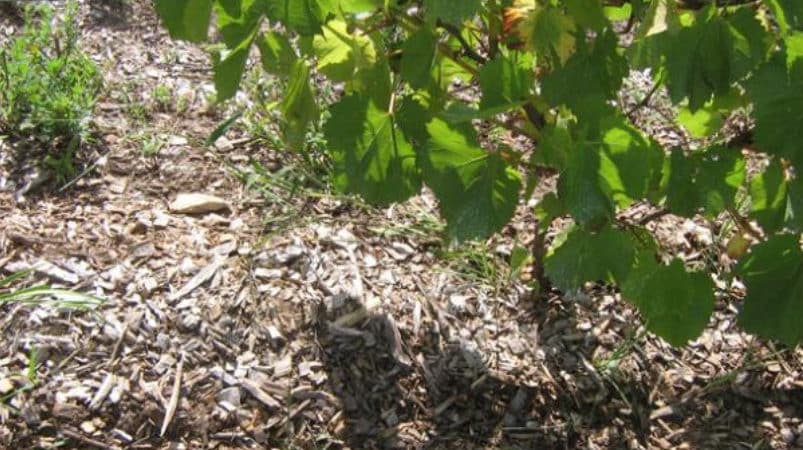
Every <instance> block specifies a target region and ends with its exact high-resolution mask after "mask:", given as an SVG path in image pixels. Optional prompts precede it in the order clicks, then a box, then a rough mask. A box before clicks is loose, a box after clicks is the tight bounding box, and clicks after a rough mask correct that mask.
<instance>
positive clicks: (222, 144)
mask: <svg viewBox="0 0 803 450" xmlns="http://www.w3.org/2000/svg"><path fill="white" fill-rule="evenodd" d="M215 148H216V149H217V150H218V151H220V152H230V151H232V150H233V149H234V145H233V144H232V143H231V141H230V140H228V139H226V137H225V136H220V137H219V138H217V140H216V141H215Z"/></svg>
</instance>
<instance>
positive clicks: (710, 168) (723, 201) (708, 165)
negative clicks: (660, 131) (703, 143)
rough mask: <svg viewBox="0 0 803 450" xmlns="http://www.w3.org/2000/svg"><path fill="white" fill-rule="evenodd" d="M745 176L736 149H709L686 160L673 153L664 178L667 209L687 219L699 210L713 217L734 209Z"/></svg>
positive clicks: (743, 162)
mask: <svg viewBox="0 0 803 450" xmlns="http://www.w3.org/2000/svg"><path fill="white" fill-rule="evenodd" d="M745 176H746V169H745V161H744V158H742V156H741V154H740V153H739V151H738V150H736V149H730V148H725V147H712V148H710V149H708V150H706V151H704V152H701V153H695V154H692V155H689V156H684V155H683V153H682V151H681V150H675V151H673V152H672V155H671V157H670V160H669V164H668V167H667V173H665V174H664V177H665V181H664V183H665V185H666V190H667V197H666V206H667V209H669V211H671V212H673V213H675V214H679V215H681V216H687V217H690V216H693V215H694V214H696V213H697V212H698V210H699V209H702V210H703V212H704V213H705V215H706V216H707V217H714V216H716V215H717V214H719V213H720V212H722V211H724V210H725V209H726V208H727V207H732V206H734V198H735V196H736V192H737V190H738V189H739V187H740V186H741V185H742V184H743V183H744V180H745Z"/></svg>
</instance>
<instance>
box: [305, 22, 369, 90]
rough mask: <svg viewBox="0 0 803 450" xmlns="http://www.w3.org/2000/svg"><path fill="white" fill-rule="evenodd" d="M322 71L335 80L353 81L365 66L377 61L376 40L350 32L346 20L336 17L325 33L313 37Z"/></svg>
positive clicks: (325, 28)
mask: <svg viewBox="0 0 803 450" xmlns="http://www.w3.org/2000/svg"><path fill="white" fill-rule="evenodd" d="M312 46H313V50H314V52H315V56H317V57H318V70H320V71H321V72H323V73H324V74H325V75H326V76H328V77H329V78H330V79H332V80H333V81H346V82H348V81H352V80H353V79H354V77H355V75H356V72H357V70H358V69H360V68H361V67H365V66H369V65H371V64H373V63H375V62H376V59H377V57H376V48H375V47H374V43H373V41H372V40H371V39H370V38H369V37H367V36H364V35H362V34H358V33H350V32H349V31H348V25H347V24H346V22H344V21H342V20H332V21H330V22H329V23H327V24H326V26H325V27H324V28H323V33H322V34H319V35H316V36H315V37H314V38H313V40H312Z"/></svg>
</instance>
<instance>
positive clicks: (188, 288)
mask: <svg viewBox="0 0 803 450" xmlns="http://www.w3.org/2000/svg"><path fill="white" fill-rule="evenodd" d="M223 262H224V260H223V259H222V258H220V259H218V258H216V259H214V260H213V261H212V262H211V263H210V264H209V265H207V266H206V267H204V268H203V269H201V270H200V271H198V273H196V274H195V276H194V277H192V278H191V279H190V281H188V282H187V284H185V285H184V287H182V288H181V289H179V290H178V292H176V293H174V294H173V295H171V296H170V298H169V301H171V302H175V301H176V300H178V299H180V298H182V297H184V296H186V295H187V294H189V293H190V292H192V291H194V290H195V289H197V288H198V286H200V285H202V284H204V283H205V282H206V281H208V280H209V279H211V278H212V277H213V276H214V275H215V273H216V272H217V270H218V269H220V267H221V266H222V265H223Z"/></svg>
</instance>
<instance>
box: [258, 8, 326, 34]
mask: <svg viewBox="0 0 803 450" xmlns="http://www.w3.org/2000/svg"><path fill="white" fill-rule="evenodd" d="M262 1H264V2H267V14H268V17H269V18H270V19H271V20H274V21H277V22H281V23H282V24H284V26H286V27H288V28H290V29H292V30H294V31H295V32H297V33H298V34H300V35H302V36H311V35H313V34H318V33H320V32H321V25H323V23H324V19H325V18H326V15H327V13H328V12H329V11H328V10H326V9H323V8H322V5H324V4H325V3H324V2H321V1H319V0H262Z"/></svg>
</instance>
